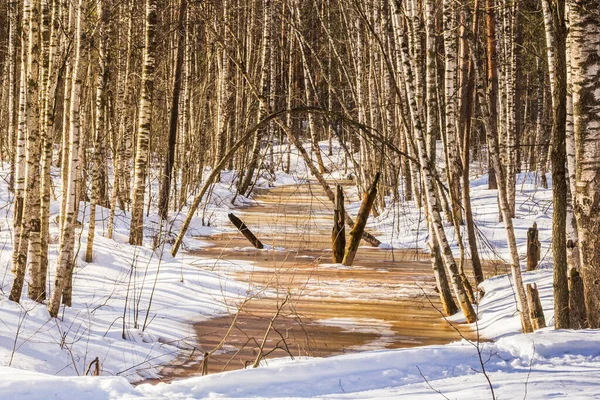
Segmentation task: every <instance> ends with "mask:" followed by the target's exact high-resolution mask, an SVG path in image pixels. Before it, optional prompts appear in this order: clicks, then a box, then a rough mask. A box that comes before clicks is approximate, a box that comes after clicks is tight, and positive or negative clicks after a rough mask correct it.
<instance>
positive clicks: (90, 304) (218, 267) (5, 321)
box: [0, 142, 600, 400]
mask: <svg viewBox="0 0 600 400" xmlns="http://www.w3.org/2000/svg"><path fill="white" fill-rule="evenodd" d="M320 146H321V149H322V150H324V153H323V154H324V155H326V154H327V153H326V150H327V143H326V142H323V143H321V144H320ZM309 148H310V146H307V149H309ZM277 150H278V151H279V150H281V149H277ZM333 150H334V151H333V156H332V157H328V156H327V157H324V158H325V162H326V164H327V166H328V168H330V170H333V172H332V173H330V174H329V178H330V179H342V178H344V177H345V176H346V175H347V173H348V172H347V171H344V170H343V168H335V167H336V166H338V167H339V166H341V165H343V158H344V157H343V153H342V151H341V149H340V147H339V146H337V145H336V146H335V148H334V149H333ZM291 160H292V165H293V167H292V168H291V172H290V174H286V173H284V172H276V174H275V176H268V175H264V176H262V177H261V178H260V179H259V180H258V182H257V184H258V185H259V186H261V187H269V186H277V185H285V184H296V183H302V182H305V181H306V180H307V179H309V178H310V177H309V174H308V171H307V169H306V166H305V165H304V163H303V162H302V160H301V159H300V157H299V156H298V154H297V152H295V151H293V152H292V155H291ZM2 168H3V169H0V174H3V175H4V174H6V171H7V166H3V167H2ZM55 172H56V171H55ZM3 177H4V176H2V178H3ZM235 178H236V176H235V173H234V172H229V171H226V172H224V173H222V174H221V182H219V183H218V184H216V185H214V187H213V190H212V195H211V198H210V201H209V204H208V206H207V207H206V212H205V214H204V216H202V213H203V212H202V211H200V212H199V214H197V216H196V217H195V218H194V220H193V221H192V225H191V229H190V231H189V232H188V235H187V237H186V240H185V246H186V248H187V249H202V248H205V247H206V246H209V245H210V244H209V243H208V242H206V241H202V240H197V239H193V238H192V236H209V235H211V234H214V233H220V232H224V231H226V230H228V229H231V228H227V226H228V225H227V224H225V221H226V214H227V212H228V211H229V210H230V209H231V208H233V207H236V206H243V205H247V204H250V203H251V202H252V200H251V199H246V198H244V197H241V196H239V195H238V196H237V197H236V202H235V206H234V205H232V204H231V200H232V199H233V198H234V196H235V189H234V186H233V182H234V181H235ZM472 178H473V179H472V180H471V196H472V202H473V212H474V214H475V218H476V221H477V225H478V228H479V233H480V238H486V241H483V242H480V247H481V248H482V254H483V256H484V257H485V258H495V259H504V260H508V249H507V246H506V240H505V233H504V226H503V224H502V223H501V222H498V209H497V200H496V192H495V191H491V190H488V189H487V177H486V176H485V175H474V176H473V177H472ZM57 181H58V179H57ZM153 185H156V184H155V183H154V184H153ZM153 191H154V193H156V191H155V188H154V187H153ZM57 194H60V188H57ZM10 202H11V197H10V195H9V193H8V189H7V185H6V180H5V179H0V276H1V277H2V279H1V281H0V374H1V375H2V377H3V379H2V380H0V398H2V399H4V398H7V399H8V398H10V399H27V400H32V399H48V398H59V399H61V398H62V399H64V398H82V399H199V398H249V397H253V398H348V399H363V398H376V399H392V398H394V399H395V398H407V399H432V398H443V397H442V396H445V397H446V398H450V399H484V398H492V394H491V390H490V386H491V387H493V390H494V395H495V396H496V398H498V399H514V398H527V399H546V398H553V399H554V398H557V399H559V398H571V399H593V398H600V392H599V391H598V384H599V383H600V380H599V379H598V376H599V374H600V333H599V332H598V331H595V330H581V331H568V330H554V329H553V326H552V324H553V298H552V269H551V265H552V259H551V252H550V251H548V249H549V246H550V244H551V241H552V232H551V216H552V200H551V190H549V189H541V188H539V187H537V186H536V184H535V177H534V176H533V175H531V174H520V175H519V176H518V179H517V210H516V211H517V218H516V219H515V220H514V224H515V233H516V238H517V242H518V246H519V253H520V254H524V246H525V242H526V232H527V228H529V227H530V226H531V225H532V223H533V222H536V223H537V225H538V228H539V230H540V231H539V238H540V241H541V244H542V263H541V267H540V268H539V269H538V270H537V271H534V272H526V273H524V274H523V278H524V281H525V283H526V284H527V283H536V284H537V286H538V289H539V290H540V297H541V301H542V305H543V308H544V313H545V316H546V321H547V322H548V324H549V327H548V328H545V329H542V330H539V331H537V332H535V333H533V334H527V335H524V334H521V333H519V331H520V322H519V317H518V315H517V314H516V309H515V298H514V292H513V290H512V286H511V278H510V276H507V275H501V276H497V277H493V278H490V279H488V280H486V281H485V282H484V283H483V284H482V288H483V289H484V290H485V293H486V294H485V296H484V298H483V299H482V301H481V302H480V304H479V305H478V308H477V313H478V315H479V320H478V322H477V323H476V328H478V331H479V333H480V335H481V340H480V341H479V342H469V341H467V340H465V339H462V340H461V339H460V338H457V341H456V342H455V343H451V344H448V345H444V346H425V347H414V348H408V349H397V350H375V349H376V348H379V347H380V346H381V347H383V346H384V345H385V342H386V340H387V339H388V338H389V337H390V336H391V335H393V334H394V332H393V331H392V330H391V329H388V328H386V325H385V322H384V321H377V323H378V324H379V325H380V326H381V328H380V329H379V330H378V331H377V332H373V331H372V330H371V329H370V328H368V326H370V325H373V321H360V320H359V321H356V320H348V319H343V318H333V319H328V320H322V321H320V323H322V324H325V325H329V326H337V327H341V328H343V329H346V328H347V327H352V328H348V329H363V328H362V327H361V323H362V326H364V327H365V328H364V332H366V333H377V334H378V335H379V336H380V337H379V339H378V340H377V341H376V342H372V343H369V344H368V345H367V346H366V347H365V348H361V349H356V350H361V351H360V352H358V353H354V354H345V355H341V356H335V357H330V358H299V359H294V360H291V359H279V360H269V361H268V363H266V362H263V364H262V365H261V366H260V367H259V368H256V369H248V370H240V371H232V372H226V373H221V374H215V375H209V376H205V377H194V378H188V379H183V380H179V381H175V382H172V383H169V384H165V383H160V384H157V385H151V384H141V385H137V386H134V385H132V383H135V382H138V381H140V380H143V379H146V378H153V377H157V376H158V368H159V366H160V364H164V363H167V362H169V361H170V360H172V359H173V358H174V357H175V356H177V355H178V354H179V353H180V352H181V351H185V349H190V348H191V347H192V345H193V344H194V338H195V334H194V332H193V330H192V327H191V325H192V323H193V322H194V321H198V320H200V319H203V318H210V317H211V316H216V315H223V314H224V313H227V312H230V311H232V310H234V309H235V304H236V302H240V301H242V300H243V299H244V298H245V297H246V296H248V295H249V294H251V293H252V290H253V289H252V288H251V287H249V286H248V284H247V283H243V282H237V281H235V280H234V279H233V278H232V275H233V273H234V272H236V271H249V270H251V269H256V268H259V267H256V266H254V265H252V264H251V263H242V262H233V261H230V260H217V259H207V258H200V257H198V256H194V255H191V254H189V253H185V252H182V253H181V254H179V255H178V256H177V257H176V258H173V257H171V256H170V254H169V252H168V250H169V248H170V245H169V244H168V243H165V244H161V246H159V247H158V248H157V249H156V250H152V249H151V236H152V234H156V233H157V232H158V231H159V230H160V229H163V230H167V231H170V232H172V234H175V233H177V232H178V228H179V226H180V225H181V223H182V221H183V218H184V217H185V213H186V212H187V210H186V209H184V210H182V212H180V213H177V214H175V215H174V216H173V217H172V219H171V220H170V221H169V224H167V226H165V227H162V228H161V226H160V222H159V220H158V219H157V218H155V217H152V216H150V217H149V218H147V219H146V220H145V226H146V230H145V236H146V238H147V242H145V243H144V246H140V247H133V246H130V245H128V244H127V237H128V232H127V228H128V225H129V220H128V218H129V215H128V214H127V213H123V212H120V213H118V215H117V219H116V228H115V229H116V230H115V239H114V240H108V239H106V238H105V237H104V235H103V230H104V229H106V227H105V223H106V217H107V215H108V210H106V209H103V208H99V209H98V212H97V214H96V219H97V229H98V232H99V233H98V234H97V235H96V242H95V245H94V251H95V253H94V260H93V262H92V263H89V264H87V263H85V262H83V260H82V258H81V253H82V251H80V252H79V255H78V267H77V269H76V272H75V277H74V291H73V294H74V298H73V307H71V308H64V310H63V309H61V314H60V318H59V319H52V318H50V317H49V315H48V313H47V311H46V308H45V306H43V305H38V304H36V303H34V302H32V301H30V300H28V299H27V298H26V296H23V300H22V302H21V304H16V303H13V302H10V301H9V300H8V299H7V295H8V291H9V289H10V287H11V283H12V274H11V273H10V254H11V246H12V238H11V235H12V214H11V213H12V211H11V207H10V206H8V205H9V204H10ZM357 207H358V204H353V205H351V206H350V207H349V208H348V209H349V210H351V212H355V211H356V208H357ZM58 208H59V205H58V202H56V201H54V202H53V204H52V221H55V217H56V215H57V214H58ZM81 210H82V215H81V216H80V220H81V219H82V218H83V220H84V223H83V230H82V231H80V230H78V238H77V243H80V249H85V243H86V238H87V230H86V228H87V223H86V221H87V219H88V218H89V215H88V214H89V212H88V210H87V209H86V207H85V204H84V203H82V205H81ZM352 210H353V211H352ZM203 220H204V224H203V223H202V222H203ZM208 223H210V226H208ZM370 229H371V230H372V231H376V232H379V233H380V235H381V236H380V239H381V240H382V241H383V242H384V243H383V244H382V247H386V248H392V247H393V248H426V241H427V230H426V226H425V223H424V216H423V214H422V212H421V211H419V210H416V209H415V207H414V204H412V203H411V202H404V203H403V204H402V205H397V204H395V205H392V204H390V206H389V207H388V209H387V211H386V212H385V213H383V215H381V216H380V217H379V218H378V219H376V220H374V221H372V222H371V223H370ZM447 233H448V237H449V239H450V240H451V241H452V242H453V243H455V240H454V233H453V230H452V228H451V227H450V226H448V227H447ZM79 234H81V235H79ZM51 236H52V237H53V238H54V242H53V244H52V246H51V251H50V266H51V267H50V271H52V270H53V268H52V266H53V265H54V263H55V261H56V256H57V254H56V252H57V249H56V247H57V245H56V243H55V242H56V238H57V237H58V231H57V226H56V223H53V224H52V234H51ZM78 246H79V245H78ZM453 249H454V250H455V251H456V252H457V251H458V249H457V248H456V246H455V245H454V247H453ZM244 250H245V249H244V248H240V249H239V251H244ZM281 250H283V249H279V248H278V249H275V251H281ZM265 251H273V249H268V250H265ZM198 265H202V266H205V267H212V268H197V266H198ZM321 266H322V267H323V268H339V265H337V264H322V265H321ZM132 267H133V268H132ZM52 273H53V272H51V274H52ZM52 281H53V277H52V276H50V278H49V282H52ZM25 290H26V289H25ZM333 290H336V289H333ZM174 305H177V306H176V307H174ZM232 307H233V308H232ZM462 319H463V318H462V316H461V315H460V314H458V315H455V316H453V317H451V318H448V320H449V321H450V322H451V323H459V322H461V321H462ZM357 326H358V328H356V327H357ZM123 333H124V336H125V338H123ZM96 357H98V358H99V360H100V363H101V366H102V375H103V376H101V377H91V376H88V377H85V376H81V375H84V373H85V372H86V369H87V367H88V365H89V364H90V362H91V361H92V360H93V359H95V358H96ZM483 368H485V373H484V372H483Z"/></svg>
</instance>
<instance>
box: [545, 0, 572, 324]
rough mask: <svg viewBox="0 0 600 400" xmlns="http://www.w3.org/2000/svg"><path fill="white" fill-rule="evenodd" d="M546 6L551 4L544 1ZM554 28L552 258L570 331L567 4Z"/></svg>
mask: <svg viewBox="0 0 600 400" xmlns="http://www.w3.org/2000/svg"><path fill="white" fill-rule="evenodd" d="M543 1H544V2H545V1H547V0H543ZM551 8H552V26H553V28H554V36H555V38H554V57H553V59H551V58H550V57H548V62H551V61H553V62H554V66H553V70H554V77H553V78H554V85H553V88H554V89H553V93H552V105H553V112H552V145H551V149H552V194H553V204H554V214H553V216H552V255H553V259H554V285H553V286H554V326H555V328H556V329H568V328H569V327H570V324H569V321H570V319H569V286H568V285H569V281H568V275H567V247H566V246H567V235H566V222H567V191H568V187H567V176H566V168H565V166H566V162H567V160H566V147H565V129H566V119H567V104H566V103H567V65H566V38H567V27H566V23H565V3H564V0H557V1H556V2H555V3H553V4H552V6H551Z"/></svg>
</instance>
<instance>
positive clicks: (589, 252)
mask: <svg viewBox="0 0 600 400" xmlns="http://www.w3.org/2000/svg"><path fill="white" fill-rule="evenodd" d="M567 4H568V7H569V21H570V30H569V35H570V40H571V79H572V84H573V87H572V90H573V129H574V134H575V148H576V153H575V155H576V163H577V170H576V182H575V190H576V193H575V207H574V208H575V213H576V215H577V227H578V230H579V245H580V254H581V272H582V278H583V283H584V295H585V305H586V309H587V310H586V311H587V322H588V324H589V327H590V328H593V329H597V328H599V327H600V307H598V304H599V302H600V213H598V210H599V209H600V157H599V154H600V121H599V116H598V107H600V98H599V96H598V93H599V92H600V80H598V76H597V73H598V68H599V67H600V64H599V63H600V62H599V60H600V3H598V2H596V1H593V0H583V1H575V0H569V1H568V3H567Z"/></svg>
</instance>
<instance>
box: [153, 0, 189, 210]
mask: <svg viewBox="0 0 600 400" xmlns="http://www.w3.org/2000/svg"><path fill="white" fill-rule="evenodd" d="M186 6H187V0H181V2H180V3H179V22H178V25H177V63H176V65H175V79H174V80H173V99H172V101H171V115H170V119H169V143H168V148H167V160H166V162H165V167H164V171H163V175H162V179H161V185H160V195H159V198H158V215H159V216H160V217H161V218H162V219H167V215H168V213H169V194H170V191H171V180H172V177H173V163H174V161H175V148H176V146H177V121H178V116H179V93H180V89H181V72H182V69H183V55H184V54H183V53H184V39H185V32H184V30H183V29H184V23H185V10H186Z"/></svg>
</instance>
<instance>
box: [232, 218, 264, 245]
mask: <svg viewBox="0 0 600 400" xmlns="http://www.w3.org/2000/svg"><path fill="white" fill-rule="evenodd" d="M227 216H228V217H229V220H230V221H231V223H232V224H233V225H235V227H236V228H238V230H239V231H240V232H242V235H244V237H245V238H246V239H248V241H249V242H250V243H252V246H254V247H256V248H257V249H263V248H264V247H265V246H263V244H262V242H261V241H260V240H258V238H257V237H256V236H254V234H253V233H252V231H250V229H248V227H247V226H246V224H245V223H244V221H242V220H241V219H239V218H238V217H236V216H235V215H233V214H231V213H230V214H227Z"/></svg>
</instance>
